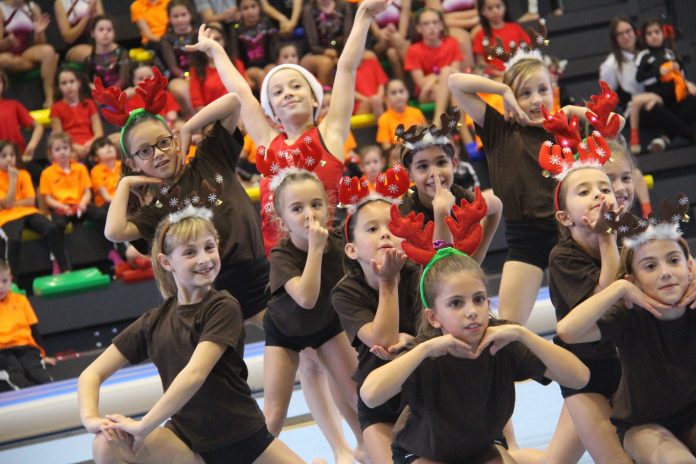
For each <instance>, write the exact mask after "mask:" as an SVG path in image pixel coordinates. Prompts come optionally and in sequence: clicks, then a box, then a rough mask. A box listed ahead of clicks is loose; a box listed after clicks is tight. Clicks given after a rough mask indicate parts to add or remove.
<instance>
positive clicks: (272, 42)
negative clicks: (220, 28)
mask: <svg viewBox="0 0 696 464" xmlns="http://www.w3.org/2000/svg"><path fill="white" fill-rule="evenodd" d="M239 11H240V14H241V17H242V19H241V21H240V23H239V27H238V28H235V29H234V34H235V36H234V38H235V39H236V43H235V44H234V45H235V47H234V48H235V49H236V50H238V51H239V57H240V59H241V60H242V61H243V62H244V66H245V67H246V72H247V76H249V79H250V80H251V82H252V85H253V87H254V88H255V89H260V88H261V84H262V83H263V78H264V77H266V73H268V71H270V70H271V68H272V67H273V66H275V63H274V62H273V59H274V58H275V56H276V54H277V53H278V51H277V50H278V38H277V37H278V36H277V32H278V31H277V30H276V29H275V28H273V26H272V25H271V22H270V20H269V19H268V18H267V17H266V16H265V15H263V14H262V13H261V5H260V4H259V1H258V0H242V1H241V2H239Z"/></svg>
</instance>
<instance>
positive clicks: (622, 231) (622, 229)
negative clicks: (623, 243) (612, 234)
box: [618, 226, 628, 234]
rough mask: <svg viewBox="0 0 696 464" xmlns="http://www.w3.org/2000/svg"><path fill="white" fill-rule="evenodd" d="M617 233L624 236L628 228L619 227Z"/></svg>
mask: <svg viewBox="0 0 696 464" xmlns="http://www.w3.org/2000/svg"><path fill="white" fill-rule="evenodd" d="M618 231H619V233H621V234H625V233H626V232H628V226H619V228H618Z"/></svg>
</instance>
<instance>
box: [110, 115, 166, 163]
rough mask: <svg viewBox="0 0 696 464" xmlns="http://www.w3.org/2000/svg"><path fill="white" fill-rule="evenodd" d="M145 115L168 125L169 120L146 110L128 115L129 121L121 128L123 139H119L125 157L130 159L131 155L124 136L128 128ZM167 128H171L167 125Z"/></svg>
mask: <svg viewBox="0 0 696 464" xmlns="http://www.w3.org/2000/svg"><path fill="white" fill-rule="evenodd" d="M143 114H147V115H150V116H152V117H153V118H155V119H159V120H160V121H162V122H163V123H165V124H167V120H166V119H164V118H163V117H162V116H160V115H159V114H152V113H150V112H148V111H146V110H145V108H138V109H137V110H133V111H131V112H130V114H129V115H128V119H127V120H126V123H125V124H124V125H123V127H122V128H121V137H120V138H119V142H120V143H121V150H122V151H123V154H124V155H125V156H128V157H130V156H131V155H130V154H129V153H128V150H126V144H125V138H124V135H125V134H126V131H127V130H128V128H129V127H130V126H131V125H132V124H133V121H135V119H136V118H137V117H138V116H140V115H143ZM167 127H169V126H168V125H167Z"/></svg>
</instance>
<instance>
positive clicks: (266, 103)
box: [261, 64, 324, 122]
mask: <svg viewBox="0 0 696 464" xmlns="http://www.w3.org/2000/svg"><path fill="white" fill-rule="evenodd" d="M283 69H294V70H295V71H297V72H298V73H300V74H302V77H304V78H305V80H306V81H307V83H308V84H309V87H310V88H311V89H312V93H313V94H314V98H315V99H316V100H317V103H318V105H317V107H316V109H315V110H314V120H315V121H316V119H317V118H318V117H319V111H321V101H322V99H323V98H324V89H323V88H322V86H321V83H320V82H319V80H317V78H316V77H314V75H312V73H310V72H309V71H307V70H306V69H305V68H303V67H302V66H299V65H296V64H281V65H278V66H276V67H274V68H272V69H271V70H270V71H268V74H266V77H265V78H264V79H263V84H261V107H262V108H263V110H264V111H265V112H266V114H267V115H268V116H270V117H272V118H273V119H274V120H275V121H278V117H277V116H276V115H275V113H274V112H273V108H271V100H270V99H269V98H268V90H269V89H268V81H270V80H271V77H272V76H273V75H274V74H275V73H277V72H278V71H282V70H283ZM278 122H280V121H278Z"/></svg>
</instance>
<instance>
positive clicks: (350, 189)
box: [338, 164, 411, 241]
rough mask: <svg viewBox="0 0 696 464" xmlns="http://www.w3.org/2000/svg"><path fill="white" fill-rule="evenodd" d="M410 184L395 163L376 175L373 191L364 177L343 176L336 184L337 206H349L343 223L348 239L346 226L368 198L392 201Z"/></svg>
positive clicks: (402, 170)
mask: <svg viewBox="0 0 696 464" xmlns="http://www.w3.org/2000/svg"><path fill="white" fill-rule="evenodd" d="M410 186H411V180H410V179H409V178H408V174H407V173H406V170H405V169H404V167H403V166H401V165H400V164H395V165H394V166H392V167H390V168H389V169H387V170H386V171H385V172H383V173H382V174H380V175H378V176H377V180H376V182H375V188H374V192H371V191H370V186H369V182H368V181H367V179H366V178H365V177H362V178H360V179H358V178H357V177H348V176H344V177H343V178H342V179H341V183H340V184H339V186H338V202H339V203H338V206H339V207H347V208H350V210H349V213H348V215H346V219H345V221H344V223H343V233H344V237H345V239H346V241H348V227H349V225H350V220H351V217H352V216H353V214H355V211H357V210H358V209H359V208H360V206H362V204H364V203H367V202H368V201H370V200H384V201H388V202H392V201H393V200H396V199H398V198H400V197H401V196H402V195H403V194H404V193H406V192H407V191H408V189H409V187H410Z"/></svg>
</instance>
